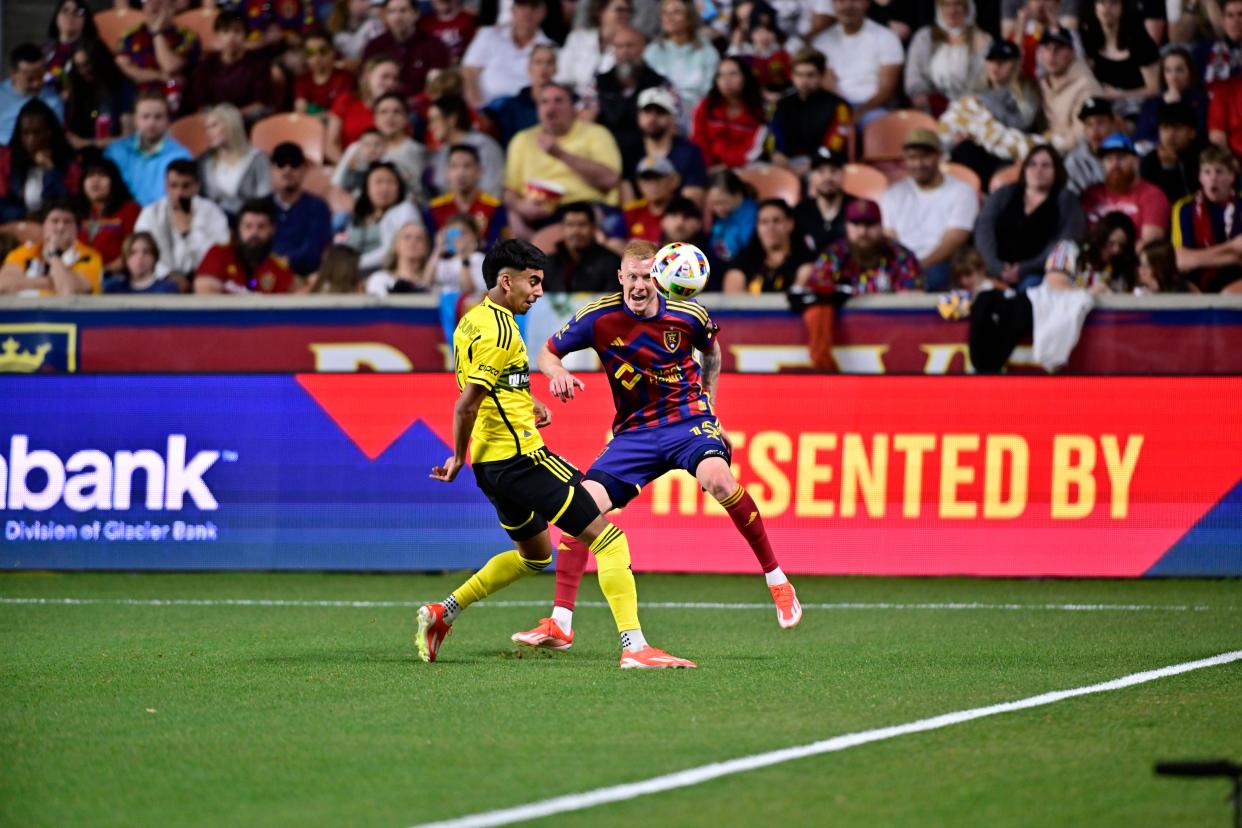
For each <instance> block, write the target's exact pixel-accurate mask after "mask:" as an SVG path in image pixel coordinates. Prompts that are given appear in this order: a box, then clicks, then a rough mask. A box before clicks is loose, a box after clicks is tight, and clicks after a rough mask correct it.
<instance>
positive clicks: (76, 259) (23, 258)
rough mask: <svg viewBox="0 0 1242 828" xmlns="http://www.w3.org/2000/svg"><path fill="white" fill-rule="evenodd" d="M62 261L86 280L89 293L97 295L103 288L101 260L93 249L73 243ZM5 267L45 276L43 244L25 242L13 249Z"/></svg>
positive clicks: (28, 274) (42, 292)
mask: <svg viewBox="0 0 1242 828" xmlns="http://www.w3.org/2000/svg"><path fill="white" fill-rule="evenodd" d="M61 261H63V262H64V263H65V264H66V265H67V266H68V267H69V269H70V270H72V271H73V272H74V273H76V274H78V275H79V276H81V277H82V278H83V279H85V280H86V283H87V284H89V285H90V286H91V293H99V292H100V290H101V289H102V287H103V260H102V259H100V258H99V254H98V253H97V252H95V249H94V248H91V247H87V246H86V245H84V244H82V242H80V241H75V242H74V243H73V247H71V248H69V250H68V251H66V252H65V253H63V254H62V255H61ZM4 263H5V264H6V265H14V266H16V267H18V268H20V269H21V271H22V272H23V273H25V274H26V275H27V276H46V275H47V270H48V265H47V262H45V261H44V260H43V244H42V243H41V242H26V243H25V244H23V245H21V246H20V247H18V248H16V249H14V250H13V251H12V252H11V253H9V255H8V256H7V257H6V258H5V260H4ZM22 293H23V294H38V295H40V296H50V295H51V294H52V292H51V291H48V290H39V291H22Z"/></svg>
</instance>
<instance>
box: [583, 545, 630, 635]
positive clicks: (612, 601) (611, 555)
mask: <svg viewBox="0 0 1242 828" xmlns="http://www.w3.org/2000/svg"><path fill="white" fill-rule="evenodd" d="M591 551H592V552H594V553H595V562H596V564H598V565H599V588H600V591H601V592H603V593H604V598H606V599H607V600H608V608H609V609H611V610H612V617H613V620H614V621H616V622H617V631H618V632H625V631H626V630H637V629H639V624H638V587H636V586H635V585H634V573H633V572H631V571H630V543H629V541H628V540H626V538H625V533H624V532H622V531H621V530H620V529H618V528H617V527H615V526H613V525H611V524H609V525H608V527H607V528H606V529H604V531H603V532H601V533H600V535H599V537H597V538H596V539H595V542H594V543H592V544H591Z"/></svg>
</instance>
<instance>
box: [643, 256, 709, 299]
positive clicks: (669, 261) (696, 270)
mask: <svg viewBox="0 0 1242 828" xmlns="http://www.w3.org/2000/svg"><path fill="white" fill-rule="evenodd" d="M651 275H652V277H654V278H655V283H656V288H657V289H658V290H659V291H660V293H662V294H664V295H665V296H667V297H669V298H671V299H692V298H694V297H695V296H698V295H699V294H700V293H702V292H703V288H705V287H707V277H708V276H710V275H711V267H710V266H709V265H708V264H707V257H706V256H704V255H703V251H702V250H699V249H698V248H697V247H695V246H694V245H693V244H687V243H685V242H670V243H669V244H666V245H664V246H663V247H661V248H660V249H659V251H658V252H657V253H656V254H655V263H654V264H652V265H651Z"/></svg>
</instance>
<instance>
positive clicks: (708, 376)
mask: <svg viewBox="0 0 1242 828" xmlns="http://www.w3.org/2000/svg"><path fill="white" fill-rule="evenodd" d="M720 361H721V356H720V343H719V342H717V341H716V340H715V339H713V340H712V348H711V350H710V351H705V352H704V353H703V388H704V390H706V391H707V394H708V396H710V397H711V398H712V402H715V401H716V387H717V385H718V384H719V382H720Z"/></svg>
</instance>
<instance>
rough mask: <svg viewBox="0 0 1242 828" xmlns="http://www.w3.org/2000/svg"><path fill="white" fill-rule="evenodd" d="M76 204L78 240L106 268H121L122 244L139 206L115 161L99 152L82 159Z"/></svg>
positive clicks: (139, 210) (132, 225) (134, 219)
mask: <svg viewBox="0 0 1242 828" xmlns="http://www.w3.org/2000/svg"><path fill="white" fill-rule="evenodd" d="M79 208H80V209H79V210H78V215H79V216H82V222H81V227H80V228H79V230H78V241H80V242H82V243H83V244H85V245H86V246H87V247H91V248H94V249H95V250H96V251H97V252H98V253H99V257H100V258H101V259H102V260H103V267H104V271H105V272H108V273H114V272H116V271H118V270H120V269H122V268H123V267H124V266H125V263H124V261H123V260H122V252H121V246H122V245H123V244H124V242H125V240H126V239H127V238H129V236H130V234H131V233H133V232H134V223H135V222H136V221H138V214H139V212H141V209H142V208H140V207H139V206H138V203H137V202H136V201H134V199H133V196H131V195H130V194H129V188H128V187H126V186H125V181H124V179H122V178H121V171H120V170H118V169H117V168H116V164H113V163H112V162H111V161H109V160H108V159H107V158H104V157H103V156H101V155H98V154H93V155H91V156H90V157H89V158H88V159H87V160H86V161H85V162H84V163H83V165H82V195H81V197H80V200H79ZM154 266H155V265H154V264H152V267H154Z"/></svg>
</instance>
